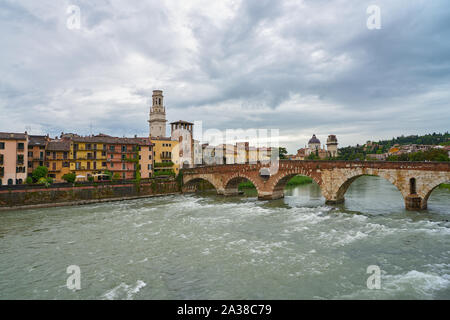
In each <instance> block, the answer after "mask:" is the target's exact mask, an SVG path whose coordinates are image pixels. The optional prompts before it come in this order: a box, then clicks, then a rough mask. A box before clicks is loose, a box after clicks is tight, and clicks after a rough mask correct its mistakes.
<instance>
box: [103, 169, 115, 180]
mask: <svg viewBox="0 0 450 320" xmlns="http://www.w3.org/2000/svg"><path fill="white" fill-rule="evenodd" d="M103 174H106V175H107V176H108V177H109V180H112V177H113V173H112V172H111V171H109V170H105V171H103Z"/></svg>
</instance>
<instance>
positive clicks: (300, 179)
mask: <svg viewBox="0 0 450 320" xmlns="http://www.w3.org/2000/svg"><path fill="white" fill-rule="evenodd" d="M312 182H313V180H312V179H311V178H310V177H306V176H295V177H293V178H292V179H291V180H289V181H288V183H287V184H286V185H287V186H299V185H302V184H308V183H312Z"/></svg>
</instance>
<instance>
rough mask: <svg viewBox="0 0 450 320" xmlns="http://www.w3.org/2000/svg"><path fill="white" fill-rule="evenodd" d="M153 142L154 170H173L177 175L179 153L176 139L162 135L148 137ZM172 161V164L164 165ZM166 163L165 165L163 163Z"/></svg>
mask: <svg viewBox="0 0 450 320" xmlns="http://www.w3.org/2000/svg"><path fill="white" fill-rule="evenodd" d="M150 142H151V143H152V144H153V159H154V172H155V173H156V175H157V172H158V171H166V170H170V169H171V170H173V172H174V173H175V174H176V175H178V172H179V170H180V155H179V150H178V149H179V147H178V141H175V140H171V139H170V138H164V137H150ZM170 163H173V165H172V166H170V167H167V166H166V165H168V164H170ZM165 164H166V165H165Z"/></svg>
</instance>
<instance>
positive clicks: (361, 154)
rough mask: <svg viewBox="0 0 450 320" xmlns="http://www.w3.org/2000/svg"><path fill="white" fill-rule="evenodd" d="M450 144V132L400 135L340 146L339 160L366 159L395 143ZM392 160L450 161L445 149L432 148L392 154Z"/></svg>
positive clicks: (384, 150)
mask: <svg viewBox="0 0 450 320" xmlns="http://www.w3.org/2000/svg"><path fill="white" fill-rule="evenodd" d="M409 144H418V145H442V146H448V145H450V133H448V131H447V132H445V133H435V132H434V133H432V134H426V135H423V136H419V135H412V136H406V137H405V136H403V135H402V136H400V137H397V138H392V139H391V140H380V141H378V142H374V141H368V142H367V143H366V144H364V145H356V146H350V147H343V148H339V156H338V157H337V158H336V159H337V160H364V159H366V156H367V155H368V154H383V153H387V152H388V151H389V149H390V148H391V147H393V146H394V145H409ZM388 160H390V161H424V160H429V161H448V155H447V154H446V152H445V151H444V150H430V151H428V152H427V151H426V152H415V153H412V154H409V155H400V156H392V157H390V158H388Z"/></svg>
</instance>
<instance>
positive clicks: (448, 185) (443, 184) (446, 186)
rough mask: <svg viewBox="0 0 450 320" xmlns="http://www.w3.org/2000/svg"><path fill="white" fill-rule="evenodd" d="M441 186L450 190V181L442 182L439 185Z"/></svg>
mask: <svg viewBox="0 0 450 320" xmlns="http://www.w3.org/2000/svg"><path fill="white" fill-rule="evenodd" d="M439 188H441V189H448V190H450V183H441V184H440V185H439Z"/></svg>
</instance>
